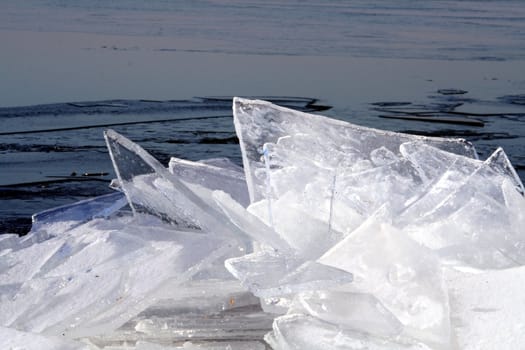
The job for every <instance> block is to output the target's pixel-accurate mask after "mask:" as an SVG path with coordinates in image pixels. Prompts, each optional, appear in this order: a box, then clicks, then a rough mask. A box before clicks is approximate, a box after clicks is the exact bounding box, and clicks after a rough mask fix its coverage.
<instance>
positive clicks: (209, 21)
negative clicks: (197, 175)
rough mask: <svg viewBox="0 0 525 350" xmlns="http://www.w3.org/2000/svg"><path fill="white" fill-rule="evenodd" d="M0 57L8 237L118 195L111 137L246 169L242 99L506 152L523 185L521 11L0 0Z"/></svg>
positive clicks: (521, 6)
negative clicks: (63, 211) (64, 208)
mask: <svg viewBox="0 0 525 350" xmlns="http://www.w3.org/2000/svg"><path fill="white" fill-rule="evenodd" d="M0 45H1V51H0V77H1V79H0V186H1V187H0V232H18V233H23V232H26V231H27V230H28V229H29V227H30V216H31V214H32V213H34V212H37V211H40V210H43V209H46V208H50V207H54V206H57V205H63V204H67V203H71V202H74V201H76V200H79V199H83V198H86V197H91V196H96V195H99V194H103V193H107V192H109V191H110V190H109V189H108V187H107V186H108V182H109V180H110V179H111V178H113V177H114V174H113V172H112V167H111V164H110V160H109V157H108V155H107V152H106V150H105V146H104V142H103V137H102V131H103V130H104V129H106V128H108V127H111V128H114V129H116V130H117V131H118V132H121V133H123V134H124V135H127V136H128V137H130V138H131V139H132V140H134V141H136V142H138V143H139V144H141V145H142V146H144V147H145V148H146V149H147V150H148V151H150V152H151V153H153V154H154V155H155V156H156V157H158V158H159V159H160V160H161V161H163V162H164V163H167V161H168V159H169V157H170V156H176V157H181V158H187V159H191V160H196V159H202V158H211V157H223V156H225V157H230V158H232V159H233V160H234V161H236V162H238V163H240V153H239V149H238V146H237V144H236V142H237V140H236V137H235V134H234V131H233V126H232V119H231V99H230V97H231V96H234V95H239V96H273V97H268V99H273V100H274V101H275V102H276V103H278V104H282V105H286V106H290V107H292V108H296V109H301V110H307V111H311V112H314V113H320V114H324V115H328V116H331V117H336V118H340V119H344V120H347V121H349V122H353V123H356V124H361V125H367V126H373V127H378V128H385V129H390V130H395V131H403V132H410V133H417V134H425V135H436V136H454V137H464V138H467V139H469V140H470V141H472V142H473V143H474V144H475V145H476V147H477V149H478V151H479V153H480V157H481V158H485V157H486V156H487V155H488V154H489V153H490V152H492V151H493V150H495V149H496V148H497V147H498V146H502V147H503V148H504V149H505V151H506V152H507V153H508V154H509V156H510V158H511V161H512V162H513V164H514V166H515V167H516V168H517V170H518V172H519V174H520V176H521V177H522V178H525V124H524V120H525V2H523V1H521V0H516V1H510V0H503V1H490V0H489V1H409V0H393V1H379V0H378V1H335V0H331V1H314V0H307V1H240V0H238V1H235V0H231V1H227V0H217V1H211V0H209V1H191V2H190V1H163V0H153V1H147V2H146V1H139V0H122V1H118V2H107V1H96V0H76V1H60V0H47V1H40V0H39V1H37V0H26V1H15V0H4V1H2V2H1V3H0ZM194 96H208V97H206V98H194ZM210 96H223V97H220V98H210ZM286 96H301V97H286ZM327 107H331V108H329V109H327ZM392 117H395V119H392ZM398 118H402V119H398ZM414 119H415V120H414Z"/></svg>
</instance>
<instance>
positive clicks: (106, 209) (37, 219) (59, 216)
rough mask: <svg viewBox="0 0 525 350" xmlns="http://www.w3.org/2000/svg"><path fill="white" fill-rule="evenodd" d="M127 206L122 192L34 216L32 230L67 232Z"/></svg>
mask: <svg viewBox="0 0 525 350" xmlns="http://www.w3.org/2000/svg"><path fill="white" fill-rule="evenodd" d="M126 204H128V202H127V200H126V197H125V196H124V194H123V193H121V192H115V193H110V194H106V195H103V196H99V197H95V198H90V199H86V200H83V201H80V202H76V203H74V204H69V205H64V206H61V207H57V208H52V209H48V210H45V211H42V212H40V213H36V214H34V215H33V216H32V220H33V225H32V227H31V229H32V230H33V231H37V230H46V231H48V232H49V233H50V234H57V233H60V232H65V231H67V230H69V229H71V228H73V227H76V226H78V225H80V224H82V223H84V222H86V221H89V220H92V219H94V218H100V217H108V216H109V215H111V214H113V213H114V212H116V211H117V210H119V209H121V208H122V207H124V206H125V205H126Z"/></svg>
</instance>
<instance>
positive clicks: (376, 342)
mask: <svg viewBox="0 0 525 350" xmlns="http://www.w3.org/2000/svg"><path fill="white" fill-rule="evenodd" d="M265 339H266V341H267V342H268V343H269V344H270V345H271V346H272V348H274V349H282V350H292V349H294V350H299V349H304V350H314V349H341V350H342V349H345V350H346V349H355V350H361V349H369V350H409V349H410V350H416V349H417V350H430V349H431V348H430V347H428V346H426V345H425V344H422V343H418V342H417V341H412V340H409V339H402V338H401V339H399V338H398V339H388V338H381V337H374V336H371V335H369V334H366V333H360V332H355V331H351V330H344V329H341V328H340V327H338V326H336V325H334V324H330V323H327V322H324V321H321V320H319V319H317V318H315V317H312V316H307V315H302V314H291V315H285V316H281V317H278V318H276V319H275V321H274V323H273V332H271V333H269V334H267V335H266V337H265Z"/></svg>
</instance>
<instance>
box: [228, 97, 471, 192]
mask: <svg viewBox="0 0 525 350" xmlns="http://www.w3.org/2000/svg"><path fill="white" fill-rule="evenodd" d="M233 114H234V124H235V130H236V132H237V136H238V137H239V141H240V146H241V151H242V153H243V164H244V170H245V173H246V182H247V184H248V190H249V192H250V200H251V202H255V201H258V200H261V199H263V198H266V195H265V192H266V190H265V188H266V177H265V174H264V172H260V170H263V169H264V168H265V165H264V162H263V160H262V155H263V146H264V145H265V144H277V143H278V140H279V139H280V138H286V137H295V138H296V140H294V141H297V142H293V145H294V147H295V148H294V149H293V151H294V152H297V153H298V154H299V155H300V156H301V157H300V159H298V161H299V162H301V161H302V160H303V159H305V158H306V159H310V161H311V162H316V163H318V164H322V165H324V166H327V167H329V168H334V166H335V165H337V164H340V163H341V162H342V163H343V164H348V163H350V162H351V161H355V160H359V159H361V160H368V159H370V153H371V152H372V151H373V150H376V149H378V148H380V147H384V148H385V149H387V150H389V151H391V152H392V153H393V154H396V155H397V154H398V153H399V145H401V144H402V143H404V142H409V141H416V140H420V141H423V142H425V143H428V144H430V145H432V146H434V147H438V148H440V149H443V150H447V151H449V152H453V153H456V154H461V155H465V156H467V157H472V158H477V154H476V151H475V149H474V147H473V146H472V145H471V144H470V143H469V142H467V141H465V140H463V139H442V138H429V137H422V136H414V135H407V134H400V133H395V132H389V131H383V130H377V129H371V128H365V127H361V126H357V125H353V124H350V123H347V122H343V121H340V120H335V119H330V118H325V117H322V116H318V115H313V114H308V113H303V112H298V111H294V110H291V109H288V108H284V107H279V106H276V105H274V104H271V103H269V102H265V101H260V100H247V99H242V98H238V97H236V98H234V100H233ZM291 151H292V150H291ZM298 158H299V157H298ZM298 165H299V164H298Z"/></svg>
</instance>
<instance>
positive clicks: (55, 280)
mask: <svg viewBox="0 0 525 350" xmlns="http://www.w3.org/2000/svg"><path fill="white" fill-rule="evenodd" d="M233 110H234V123H235V128H236V132H237V135H238V137H239V140H240V144H241V151H242V156H243V164H244V167H243V168H239V167H238V166H236V165H234V164H232V163H231V162H228V161H227V160H212V161H206V162H189V161H184V160H180V159H176V158H174V159H172V161H171V162H170V167H169V169H166V168H165V167H163V166H162V165H161V164H160V163H159V162H158V161H157V160H156V159H155V158H154V157H152V156H151V155H150V154H148V153H147V152H146V151H144V150H143V149H142V148H141V147H140V146H138V145H136V144H134V143H133V142H131V141H130V140H128V139H126V138H125V137H123V136H122V135H120V134H118V133H116V132H114V131H111V130H110V131H107V132H106V133H105V136H106V142H107V145H108V149H109V151H110V154H111V158H112V161H113V164H114V166H115V172H116V174H117V175H118V181H117V182H114V183H113V187H114V188H117V189H118V190H119V191H122V192H123V193H124V195H125V197H126V199H127V201H124V200H123V197H122V195H119V194H115V195H114V198H113V197H111V198H110V200H108V197H100V198H96V199H94V200H93V201H87V202H83V203H79V204H78V205H77V206H68V207H63V208H58V209H57V210H55V211H51V212H47V213H46V215H39V216H38V215H37V216H36V217H35V218H36V220H35V226H34V229H33V230H32V232H30V233H29V234H28V235H27V236H25V237H22V238H18V237H16V236H14V235H3V236H0V238H1V240H0V256H1V257H2V260H1V261H0V290H2V294H1V296H0V325H1V326H2V327H4V328H0V335H2V337H0V339H2V342H4V343H3V344H2V345H3V347H12V346H19V345H24V346H26V347H28V348H31V347H34V348H37V347H36V346H37V345H38V344H39V342H40V341H41V340H42V339H45V341H47V342H49V344H51V345H50V347H49V348H64V349H76V348H78V349H81V348H88V349H100V348H106V349H110V348H111V349H120V348H128V349H129V348H132V349H133V348H136V349H160V348H167V349H170V348H184V349H187V348H190V349H191V348H204V349H225V348H234V349H237V348H239V349H244V348H246V349H248V348H250V349H252V348H261V349H263V348H265V347H267V346H271V347H272V348H274V349H317V348H325V347H330V348H334V349H361V348H372V349H478V348H487V349H489V348H502V347H503V348H512V347H513V346H514V347H515V346H517V345H519V344H522V343H523V342H525V339H524V338H523V337H524V336H523V334H525V333H524V332H523V329H522V328H521V326H520V325H522V324H525V319H524V316H523V312H522V311H523V310H524V309H525V307H524V304H525V301H524V298H523V296H522V295H521V285H522V284H523V283H522V282H521V281H522V279H523V276H524V273H525V270H523V267H522V265H523V264H524V263H525V232H524V230H523V227H524V225H523V224H524V223H525V215H524V213H525V200H524V198H523V185H522V183H521V181H520V179H519V177H518V176H517V174H516V172H515V171H514V169H513V168H512V165H511V164H510V162H509V161H508V159H507V157H506V155H505V153H504V152H503V150H502V149H498V150H496V151H495V152H494V153H493V155H492V156H490V157H489V158H487V159H486V160H484V161H482V160H479V159H477V153H476V151H475V149H474V147H473V146H472V145H471V144H470V143H468V142H466V141H465V140H462V139H444V138H428V137H421V136H413V135H406V134H399V133H393V132H386V131H381V130H376V129H370V128H364V127H359V126H356V125H352V124H349V123H346V122H342V121H338V120H333V119H329V118H325V117H320V116H316V115H311V114H307V113H301V112H297V111H293V110H291V109H287V108H283V107H278V106H275V105H272V104H270V103H268V102H264V101H258V100H245V99H240V98H236V99H234V106H233ZM248 195H249V199H248ZM126 203H127V204H128V205H129V208H128V209H127V210H126V209H125V207H124V206H125V205H126ZM122 208H124V209H122ZM502 286H504V288H502ZM270 327H271V328H272V330H271V331H270ZM4 335H5V336H4ZM263 336H264V342H263ZM42 337H43V338H42ZM56 337H61V338H62V339H57V338H56ZM65 339H67V340H65ZM188 341H190V342H188Z"/></svg>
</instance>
